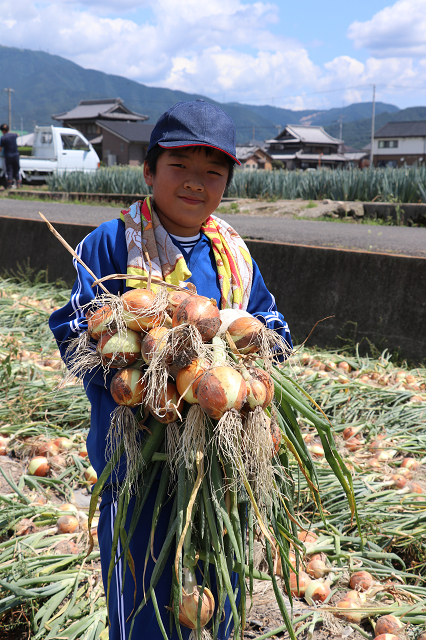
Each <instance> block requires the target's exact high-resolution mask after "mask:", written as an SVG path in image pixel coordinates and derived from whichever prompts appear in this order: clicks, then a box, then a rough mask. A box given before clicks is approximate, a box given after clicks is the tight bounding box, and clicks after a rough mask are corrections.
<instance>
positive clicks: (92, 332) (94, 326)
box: [86, 305, 116, 341]
mask: <svg viewBox="0 0 426 640" xmlns="http://www.w3.org/2000/svg"><path fill="white" fill-rule="evenodd" d="M86 317H87V332H88V334H89V336H90V337H91V338H93V340H96V341H97V340H99V339H100V338H101V337H102V335H103V334H104V333H108V332H111V331H114V330H115V328H116V325H115V323H114V322H112V310H111V307H109V306H108V305H105V306H104V307H101V308H100V309H97V310H96V311H95V312H94V313H92V314H90V315H87V316H86Z"/></svg>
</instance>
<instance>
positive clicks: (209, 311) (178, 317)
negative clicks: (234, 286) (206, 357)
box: [172, 296, 220, 342]
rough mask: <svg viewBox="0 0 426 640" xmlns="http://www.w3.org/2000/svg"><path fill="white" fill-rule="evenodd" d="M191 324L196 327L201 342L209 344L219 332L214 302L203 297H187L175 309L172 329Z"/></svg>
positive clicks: (218, 319) (218, 320) (217, 312)
mask: <svg viewBox="0 0 426 640" xmlns="http://www.w3.org/2000/svg"><path fill="white" fill-rule="evenodd" d="M181 324H192V325H194V326H195V327H197V329H198V331H199V332H200V334H201V338H202V340H203V342H209V341H210V340H211V339H212V338H213V337H214V336H215V335H216V334H217V332H218V331H219V327H220V316H219V309H218V308H217V304H216V301H215V300H213V299H212V298H205V297H204V296H188V297H187V298H185V299H184V300H182V302H181V303H180V305H179V306H178V307H177V308H176V310H175V312H174V314H173V318H172V325H173V327H178V326H179V325H181Z"/></svg>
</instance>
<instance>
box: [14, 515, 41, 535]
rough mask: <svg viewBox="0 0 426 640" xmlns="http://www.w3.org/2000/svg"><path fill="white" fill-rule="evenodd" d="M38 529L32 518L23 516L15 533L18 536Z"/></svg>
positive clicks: (16, 526)
mask: <svg viewBox="0 0 426 640" xmlns="http://www.w3.org/2000/svg"><path fill="white" fill-rule="evenodd" d="M36 531H37V527H36V525H35V524H34V522H33V521H32V520H31V519H30V518H22V520H20V521H19V522H18V524H16V525H15V534H16V535H17V536H28V535H29V534H30V533H35V532H36Z"/></svg>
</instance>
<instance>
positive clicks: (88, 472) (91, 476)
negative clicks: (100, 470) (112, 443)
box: [84, 466, 98, 484]
mask: <svg viewBox="0 0 426 640" xmlns="http://www.w3.org/2000/svg"><path fill="white" fill-rule="evenodd" d="M84 477H85V479H86V482H88V483H89V484H96V482H97V481H98V476H97V474H96V471H95V470H94V468H93V467H92V466H90V467H87V469H85V471H84Z"/></svg>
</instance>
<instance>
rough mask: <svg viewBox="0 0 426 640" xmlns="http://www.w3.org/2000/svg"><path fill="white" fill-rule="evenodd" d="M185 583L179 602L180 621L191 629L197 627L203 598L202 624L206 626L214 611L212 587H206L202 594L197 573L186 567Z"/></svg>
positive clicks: (184, 572)
mask: <svg viewBox="0 0 426 640" xmlns="http://www.w3.org/2000/svg"><path fill="white" fill-rule="evenodd" d="M183 574H184V584H183V594H182V602H181V603H180V604H179V622H180V623H181V624H183V626H184V627H188V628H189V629H196V628H197V617H198V608H199V602H200V599H201V612H200V626H201V627H205V626H206V624H207V623H208V621H209V620H210V618H211V617H212V615H213V613H214V605H215V602H214V597H213V594H212V592H211V591H210V589H208V588H207V587H205V589H204V591H203V595H202V596H201V595H200V589H201V587H198V585H197V580H196V577H195V574H194V573H192V572H191V570H190V569H188V568H184V569H183Z"/></svg>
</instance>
